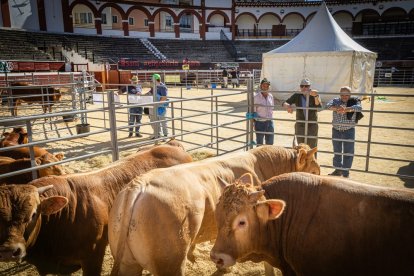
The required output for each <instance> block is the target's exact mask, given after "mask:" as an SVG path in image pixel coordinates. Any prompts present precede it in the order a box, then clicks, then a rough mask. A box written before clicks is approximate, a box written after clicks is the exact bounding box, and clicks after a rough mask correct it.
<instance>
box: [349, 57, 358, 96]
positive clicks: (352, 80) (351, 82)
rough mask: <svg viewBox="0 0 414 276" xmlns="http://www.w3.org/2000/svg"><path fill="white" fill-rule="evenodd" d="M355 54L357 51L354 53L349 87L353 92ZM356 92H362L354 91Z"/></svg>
mask: <svg viewBox="0 0 414 276" xmlns="http://www.w3.org/2000/svg"><path fill="white" fill-rule="evenodd" d="M355 53H356V51H353V53H352V63H351V75H350V76H349V87H351V90H353V88H354V87H353V86H352V84H353V82H354V66H355ZM354 92H358V93H359V92H360V91H354Z"/></svg>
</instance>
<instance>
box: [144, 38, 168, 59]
mask: <svg viewBox="0 0 414 276" xmlns="http://www.w3.org/2000/svg"><path fill="white" fill-rule="evenodd" d="M140 41H141V43H142V44H143V45H144V46H145V47H146V48H147V49H148V50H149V51H150V52H151V53H152V54H153V55H154V56H156V57H157V58H158V59H161V60H165V59H167V57H166V56H165V55H164V54H163V53H161V52H160V50H158V48H157V47H155V46H154V45H153V44H152V43H151V41H149V40H148V39H146V38H140Z"/></svg>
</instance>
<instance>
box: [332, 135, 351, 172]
mask: <svg viewBox="0 0 414 276" xmlns="http://www.w3.org/2000/svg"><path fill="white" fill-rule="evenodd" d="M335 139H342V140H350V141H349V142H345V141H335ZM354 140H355V128H351V129H348V130H344V131H339V130H336V129H334V128H332V145H333V150H334V153H348V154H354V150H355V142H354ZM353 160H354V157H353V156H346V155H341V154H334V158H333V166H334V167H335V169H339V170H341V169H342V170H341V171H342V175H343V176H348V175H349V169H350V168H351V167H352V161H353Z"/></svg>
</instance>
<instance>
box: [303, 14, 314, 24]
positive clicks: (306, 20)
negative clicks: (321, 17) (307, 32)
mask: <svg viewBox="0 0 414 276" xmlns="http://www.w3.org/2000/svg"><path fill="white" fill-rule="evenodd" d="M315 14H316V11H314V12H311V13H310V14H309V15H308V16H306V18H305V24H308V23H309V22H308V20H309V18H311V16H314V15H315Z"/></svg>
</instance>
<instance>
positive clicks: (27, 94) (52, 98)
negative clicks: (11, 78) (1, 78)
mask: <svg viewBox="0 0 414 276" xmlns="http://www.w3.org/2000/svg"><path fill="white" fill-rule="evenodd" d="M10 86H12V87H14V88H12V89H11V90H10V93H9V99H10V102H11V114H12V116H17V106H18V105H21V103H22V102H26V103H28V104H33V103H38V104H41V105H42V109H43V112H44V113H46V112H47V111H48V110H49V112H52V106H53V105H54V104H55V103H56V102H58V101H60V98H61V96H62V95H61V93H60V90H59V89H57V88H53V87H31V86H30V85H29V84H28V83H26V82H13V83H11V84H10ZM22 87H24V88H22Z"/></svg>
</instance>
